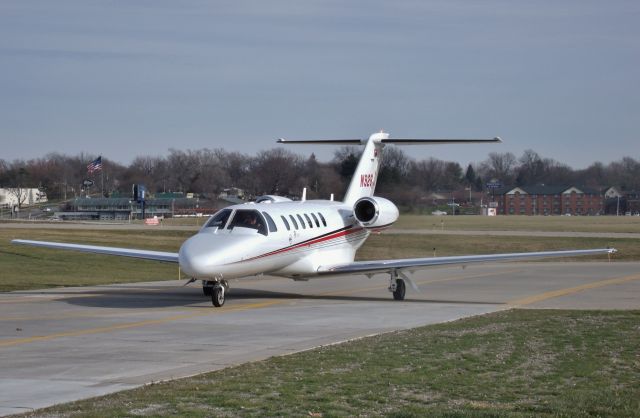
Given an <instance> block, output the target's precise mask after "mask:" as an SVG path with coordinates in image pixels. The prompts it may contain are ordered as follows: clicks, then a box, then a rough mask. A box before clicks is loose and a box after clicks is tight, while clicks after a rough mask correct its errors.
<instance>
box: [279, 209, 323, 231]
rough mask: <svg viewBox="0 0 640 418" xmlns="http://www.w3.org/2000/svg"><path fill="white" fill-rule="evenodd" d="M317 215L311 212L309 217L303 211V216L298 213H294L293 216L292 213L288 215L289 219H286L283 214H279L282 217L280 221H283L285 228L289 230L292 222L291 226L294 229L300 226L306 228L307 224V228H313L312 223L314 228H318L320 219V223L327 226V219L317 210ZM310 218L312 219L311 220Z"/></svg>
mask: <svg viewBox="0 0 640 418" xmlns="http://www.w3.org/2000/svg"><path fill="white" fill-rule="evenodd" d="M317 215H318V216H316V214H315V213H313V212H312V213H311V217H309V215H308V214H306V213H303V214H302V216H304V218H303V217H302V216H301V215H299V214H296V216H295V217H294V216H293V215H288V216H289V219H287V217H286V216H285V215H280V218H282V222H283V223H284V226H285V228H287V231H291V224H293V227H294V228H295V229H296V230H298V229H300V228H302V229H307V226H309V228H313V224H314V223H315V225H316V228H320V221H322V225H324V226H327V221H326V219H325V218H324V216H322V214H321V213H320V212H317ZM312 218H313V221H312V220H311V219H312ZM318 218H320V220H318ZM289 221H291V223H289ZM305 221H306V222H305Z"/></svg>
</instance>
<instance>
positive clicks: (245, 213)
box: [227, 209, 267, 235]
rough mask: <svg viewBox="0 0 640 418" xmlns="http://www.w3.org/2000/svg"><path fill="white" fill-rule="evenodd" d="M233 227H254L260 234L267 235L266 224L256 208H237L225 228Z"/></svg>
mask: <svg viewBox="0 0 640 418" xmlns="http://www.w3.org/2000/svg"><path fill="white" fill-rule="evenodd" d="M235 227H242V228H251V229H256V230H257V231H258V232H259V233H261V234H262V235H267V224H266V222H265V221H264V218H263V217H262V215H261V214H260V212H258V211H257V210H251V209H238V210H236V213H235V215H233V219H232V220H231V222H229V226H227V229H233V228H235Z"/></svg>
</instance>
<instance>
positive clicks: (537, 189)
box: [496, 184, 601, 195]
mask: <svg viewBox="0 0 640 418" xmlns="http://www.w3.org/2000/svg"><path fill="white" fill-rule="evenodd" d="M571 188H576V189H578V190H580V191H581V192H583V193H585V194H601V193H600V191H598V190H596V189H594V188H591V187H586V186H576V185H560V186H546V185H544V184H536V185H531V186H510V187H503V188H501V189H498V190H496V194H501V195H503V194H507V193H509V192H510V191H512V190H513V189H520V190H522V191H524V192H525V193H527V194H536V195H540V194H542V195H556V194H562V193H563V192H565V191H567V190H569V189H571Z"/></svg>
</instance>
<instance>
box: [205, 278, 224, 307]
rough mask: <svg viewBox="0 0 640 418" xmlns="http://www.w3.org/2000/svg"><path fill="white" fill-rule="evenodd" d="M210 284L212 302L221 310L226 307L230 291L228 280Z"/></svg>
mask: <svg viewBox="0 0 640 418" xmlns="http://www.w3.org/2000/svg"><path fill="white" fill-rule="evenodd" d="M210 283H211V285H210V287H209V289H211V302H212V303H213V306H215V307H216V308H219V307H221V306H222V305H224V301H225V295H226V293H227V291H228V290H229V284H228V283H227V281H226V280H219V281H215V282H210ZM203 289H204V287H203Z"/></svg>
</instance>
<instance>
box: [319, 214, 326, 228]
mask: <svg viewBox="0 0 640 418" xmlns="http://www.w3.org/2000/svg"><path fill="white" fill-rule="evenodd" d="M318 216H319V217H320V220H322V225H324V226H327V221H326V220H325V219H324V216H322V214H321V213H320V212H318Z"/></svg>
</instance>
